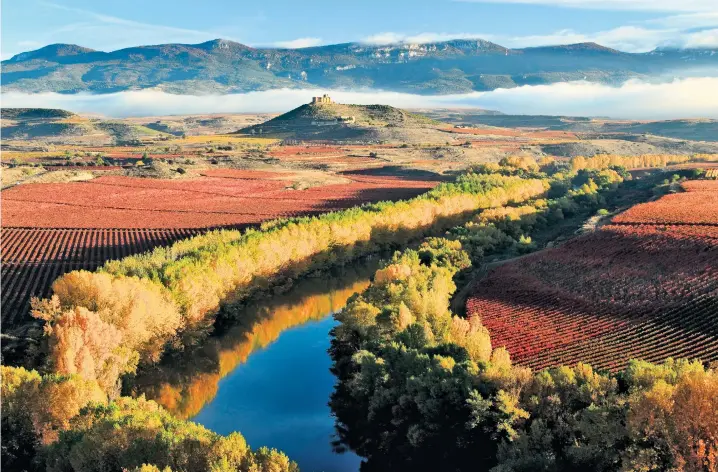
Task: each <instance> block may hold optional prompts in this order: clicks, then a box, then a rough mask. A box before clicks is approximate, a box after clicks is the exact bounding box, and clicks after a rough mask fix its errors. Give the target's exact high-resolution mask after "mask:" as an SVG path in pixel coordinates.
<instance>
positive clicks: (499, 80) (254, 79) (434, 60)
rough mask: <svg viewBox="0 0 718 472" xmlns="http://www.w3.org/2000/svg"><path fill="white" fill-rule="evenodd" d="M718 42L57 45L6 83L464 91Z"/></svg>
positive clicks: (672, 65) (687, 64) (707, 60)
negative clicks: (642, 49)
mask: <svg viewBox="0 0 718 472" xmlns="http://www.w3.org/2000/svg"><path fill="white" fill-rule="evenodd" d="M717 52H718V50H711V49H692V50H679V49H657V50H655V51H652V52H649V53H643V54H630V53H625V52H621V51H617V50H615V49H610V48H607V47H604V46H601V45H598V44H595V43H579V44H569V45H561V46H548V47H535V48H525V49H509V48H506V47H503V46H500V45H498V44H494V43H492V42H489V41H484V40H480V39H479V40H453V41H444V42H436V43H427V44H405V43H401V44H389V45H368V44H361V43H346V44H334V45H328V46H318V47H310V48H302V49H271V48H252V47H249V46H246V45H243V44H239V43H235V42H232V41H227V40H223V39H216V40H213V41H208V42H205V43H201V44H194V45H191V44H161V45H155V46H138V47H132V48H126V49H120V50H118V51H112V52H102V51H95V50H92V49H88V48H83V47H81V46H76V45H72V44H53V45H50V46H46V47H44V48H41V49H38V50H35V51H29V52H24V53H21V54H18V55H16V56H14V57H12V58H10V59H8V60H6V61H3V62H2V84H3V91H22V92H32V93H35V92H61V93H77V92H83V91H87V92H95V93H109V92H117V91H122V90H138V89H148V88H153V89H159V90H164V91H167V92H171V93H186V94H201V93H230V92H249V91H258V90H269V89H275V88H331V89H359V88H367V89H368V88H372V89H383V90H390V91H400V92H411V93H420V94H447V93H466V92H471V91H484V90H493V89H496V88H510V87H517V86H521V85H536V84H550V83H555V82H562V81H567V80H588V81H593V82H599V83H604V84H618V83H621V82H623V81H625V80H626V79H629V78H634V77H640V78H647V77H652V76H657V75H662V74H668V73H670V74H671V76H675V75H680V73H681V71H682V70H687V69H689V68H696V67H717V66H718V54H717Z"/></svg>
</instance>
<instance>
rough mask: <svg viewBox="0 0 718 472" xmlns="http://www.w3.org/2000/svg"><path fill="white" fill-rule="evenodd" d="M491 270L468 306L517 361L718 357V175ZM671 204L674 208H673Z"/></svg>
mask: <svg viewBox="0 0 718 472" xmlns="http://www.w3.org/2000/svg"><path fill="white" fill-rule="evenodd" d="M684 188H685V190H686V192H684V193H678V194H673V195H666V196H664V197H662V198H660V199H659V200H657V201H654V202H650V203H645V204H641V205H637V206H635V207H633V208H631V209H629V210H628V211H626V212H625V213H623V214H621V215H619V216H618V217H616V218H614V219H613V222H612V224H609V225H607V226H603V227H602V228H601V229H599V230H598V231H596V232H594V233H592V234H590V235H587V236H583V237H580V238H577V239H574V240H572V241H569V242H568V243H566V244H565V245H563V246H561V247H559V248H555V249H548V250H545V251H541V252H539V253H536V254H533V255H531V256H528V257H525V258H522V259H519V260H517V261H514V262H510V263H507V264H505V265H503V266H499V267H497V268H496V269H494V270H493V271H492V272H491V273H490V274H489V275H488V277H487V278H486V279H484V280H483V281H481V282H480V283H479V285H478V286H477V287H476V289H475V291H474V293H473V295H472V297H471V298H470V299H469V301H468V303H467V310H468V313H469V315H470V316H478V317H480V318H481V321H482V322H483V324H484V325H485V326H486V327H487V328H488V330H489V331H490V333H491V339H492V344H493V345H494V347H499V346H505V347H506V348H507V349H508V350H509V352H510V353H511V355H512V358H513V359H514V360H515V361H516V362H517V363H519V364H523V365H527V366H530V367H532V368H536V369H540V368H545V367H550V366H557V365H562V364H569V365H573V364H576V363H578V362H588V363H590V364H591V365H593V366H594V367H596V368H600V369H610V370H618V369H620V368H623V367H625V365H626V363H627V362H628V360H629V359H632V358H641V359H646V360H649V361H653V362H660V361H662V360H664V359H666V358H668V357H689V358H694V357H695V358H700V359H701V360H703V361H705V362H710V361H715V360H718V198H716V197H718V182H715V181H713V182H708V181H702V182H696V183H688V184H686V185H685V187H684ZM669 209H670V211H669Z"/></svg>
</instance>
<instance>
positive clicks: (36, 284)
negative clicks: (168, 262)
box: [0, 169, 438, 328]
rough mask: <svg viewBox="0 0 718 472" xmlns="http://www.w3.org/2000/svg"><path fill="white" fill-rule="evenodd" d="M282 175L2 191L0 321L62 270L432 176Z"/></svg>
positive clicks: (108, 179) (412, 185) (405, 186)
mask: <svg viewBox="0 0 718 472" xmlns="http://www.w3.org/2000/svg"><path fill="white" fill-rule="evenodd" d="M290 177H291V174H290V173H279V172H262V171H243V170H235V169H216V170H211V171H207V172H206V175H204V176H202V177H200V178H198V179H192V180H184V181H175V180H158V179H143V178H130V177H122V176H104V177H99V178H96V179H93V180H90V181H86V182H77V183H72V184H67V183H57V184H27V185H21V186H17V187H14V188H11V189H7V190H5V191H3V195H2V196H3V207H2V218H3V228H2V244H1V245H0V249H1V252H2V307H3V310H2V322H3V323H4V324H5V326H6V328H12V327H17V326H19V325H22V324H24V323H26V322H27V321H29V319H30V318H29V311H28V310H29V301H30V298H31V297H33V296H46V295H48V293H49V290H50V285H51V284H52V282H53V281H54V280H55V279H56V278H57V277H58V276H60V275H62V274H64V273H66V272H69V271H72V270H77V269H86V270H94V269H95V268H97V267H98V266H100V265H102V264H103V263H104V262H105V261H107V260H111V259H119V258H122V257H124V256H127V255H131V254H137V253H140V252H144V251H147V250H150V249H152V248H154V247H157V246H164V245H168V244H170V243H172V242H174V241H177V240H179V239H183V238H187V237H190V236H192V235H195V234H198V233H200V232H203V231H205V230H206V229H207V228H216V227H235V228H236V227H246V226H249V225H255V224H259V223H261V222H262V221H266V220H269V219H274V218H277V217H290V216H301V215H309V214H318V213H322V212H326V211H331V210H339V209H343V208H348V207H351V206H354V205H360V204H362V203H367V202H374V201H380V200H400V199H405V198H410V197H413V196H416V195H418V194H420V193H423V192H425V191H426V190H428V189H430V188H432V187H433V186H435V185H436V184H437V183H438V182H435V181H420V180H405V179H398V178H392V177H382V176H372V177H365V176H352V177H351V182H349V183H346V184H333V185H324V186H318V187H312V188H308V189H306V190H292V189H288V188H287V187H288V185H290V184H291V183H292V181H291V179H289V178H290ZM287 179H289V180H287Z"/></svg>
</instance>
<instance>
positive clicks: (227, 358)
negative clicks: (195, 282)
mask: <svg viewBox="0 0 718 472" xmlns="http://www.w3.org/2000/svg"><path fill="white" fill-rule="evenodd" d="M378 262H379V259H378V258H372V259H369V260H365V261H363V262H362V263H360V264H357V265H354V266H352V267H350V268H345V269H342V270H336V271H333V272H330V273H327V274H323V275H322V276H320V277H316V278H308V279H305V280H302V281H300V282H298V283H296V284H295V285H294V286H293V287H292V288H291V289H290V290H289V291H288V292H286V293H284V294H282V295H277V296H272V297H268V298H267V299H266V300H264V301H262V302H261V303H260V302H255V303H254V304H250V305H248V306H247V307H244V308H242V309H241V310H238V311H237V312H236V313H234V315H235V316H234V317H233V319H236V320H237V322H236V323H233V324H232V325H230V326H229V327H226V328H225V329H223V330H222V332H221V333H219V334H216V335H213V336H211V337H210V338H209V339H208V340H206V339H205V340H203V341H202V342H201V343H198V347H196V348H195V349H191V350H187V351H184V352H182V353H176V354H173V355H170V356H168V358H167V359H164V360H163V362H162V363H161V364H159V365H156V366H153V367H150V368H147V369H146V370H144V371H142V372H141V373H140V375H139V376H138V377H137V379H135V382H134V384H133V385H132V386H131V387H130V388H131V390H132V393H133V394H135V395H137V394H140V393H144V394H145V395H146V396H147V397H148V398H151V399H153V400H155V401H157V402H158V403H160V404H162V405H163V406H164V407H165V408H167V409H168V410H170V411H171V412H172V413H173V414H175V415H176V416H178V417H181V418H189V419H192V420H193V421H196V422H197V423H200V424H202V425H204V426H206V427H207V428H209V429H211V430H213V431H216V432H218V433H220V434H228V433H230V432H232V431H239V432H241V433H242V434H243V435H244V437H245V438H246V439H247V442H248V443H249V444H250V445H251V446H252V447H253V448H257V447H261V446H268V447H273V448H277V449H279V450H282V451H284V452H285V453H286V454H287V455H288V456H289V457H290V458H291V459H292V460H295V461H297V462H298V464H299V467H300V469H301V470H302V471H303V472H320V471H325V472H355V471H357V470H359V463H360V458H359V457H357V456H356V455H354V454H352V453H349V452H347V453H344V454H338V453H335V452H333V450H332V446H331V442H332V440H333V439H334V418H333V417H332V416H331V412H330V409H329V406H328V405H327V402H328V401H329V395H330V394H331V392H332V389H333V387H334V383H335V378H334V376H333V375H332V374H331V373H330V372H329V367H330V366H331V358H330V357H329V354H328V353H327V349H328V348H329V342H330V335H329V331H330V330H331V329H332V328H333V327H334V326H335V324H336V321H335V320H334V318H333V317H332V314H333V313H334V312H336V311H338V310H340V309H341V308H342V307H343V306H344V305H345V304H346V301H347V299H348V298H349V297H350V296H351V295H353V294H354V293H356V292H360V291H362V290H363V289H365V288H366V287H367V286H368V285H369V277H370V276H371V275H372V274H373V273H374V271H375V270H376V268H377V266H378Z"/></svg>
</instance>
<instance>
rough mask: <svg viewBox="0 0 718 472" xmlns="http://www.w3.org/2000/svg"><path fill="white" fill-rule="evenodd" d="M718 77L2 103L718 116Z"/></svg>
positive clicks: (10, 97)
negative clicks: (314, 102)
mask: <svg viewBox="0 0 718 472" xmlns="http://www.w3.org/2000/svg"><path fill="white" fill-rule="evenodd" d="M717 91H718V78H716V77H692V78H685V79H680V80H674V81H672V82H667V83H647V82H642V81H639V80H630V81H628V82H625V83H624V84H622V85H621V86H619V87H611V86H607V85H601V84H595V83H587V82H565V83H558V84H552V85H537V86H524V87H518V88H513V89H499V90H494V91H491V92H473V93H469V94H462V95H440V96H436V95H434V96H425V95H414V94H408V93H396V92H383V91H374V90H364V91H356V92H347V91H339V90H316V89H315V90H290V89H281V90H270V91H264V92H250V93H243V94H229V95H203V96H195V95H173V94H169V93H165V92H162V91H156V90H142V91H130V92H118V93H112V94H97V95H93V94H83V93H81V94H76V95H66V94H57V93H40V94H23V93H15V92H10V93H4V94H2V95H1V96H0V100H1V102H2V106H3V107H25V108H34V107H44V108H63V109H66V110H70V111H73V112H75V113H97V114H102V115H105V116H111V117H128V116H150V115H172V114H199V113H252V112H284V111H288V110H290V109H292V108H295V107H297V106H299V105H301V104H303V103H307V102H309V101H310V99H311V97H312V96H313V95H318V94H322V93H329V94H331V96H332V98H334V99H335V100H336V101H338V102H342V103H356V104H377V103H378V104H386V105H392V106H396V107H402V108H420V107H437V108H438V107H451V108H460V107H467V108H468V107H477V108H484V109H490V110H498V111H501V112H503V113H507V114H529V115H574V116H607V117H612V118H626V119H677V118H697V117H705V118H718V92H717Z"/></svg>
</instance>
